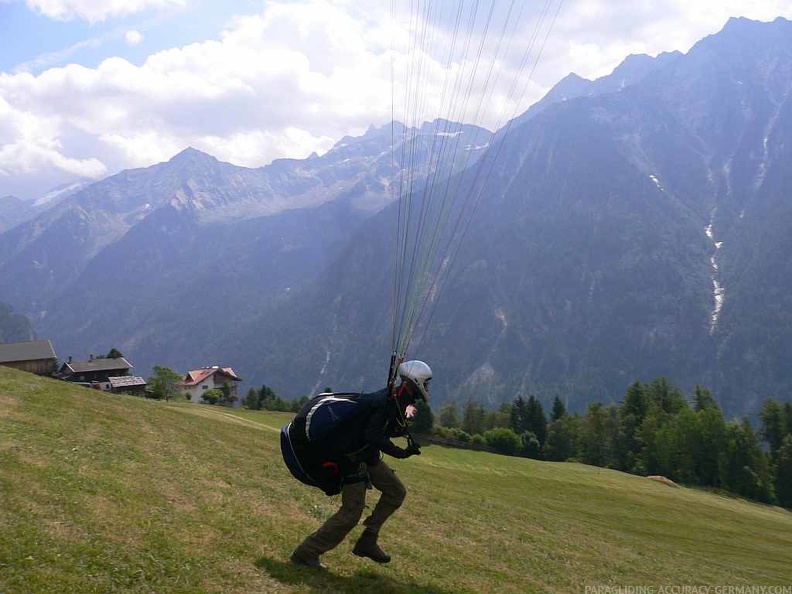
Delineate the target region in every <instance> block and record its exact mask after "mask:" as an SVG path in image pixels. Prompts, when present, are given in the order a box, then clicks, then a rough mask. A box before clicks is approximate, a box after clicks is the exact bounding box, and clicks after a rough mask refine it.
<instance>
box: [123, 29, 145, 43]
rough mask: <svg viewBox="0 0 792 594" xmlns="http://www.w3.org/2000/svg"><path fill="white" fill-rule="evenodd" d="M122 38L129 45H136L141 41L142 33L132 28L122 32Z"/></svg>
mask: <svg viewBox="0 0 792 594" xmlns="http://www.w3.org/2000/svg"><path fill="white" fill-rule="evenodd" d="M124 39H125V40H126V42H127V43H128V44H129V45H137V44H138V43H140V42H141V41H143V34H142V33H141V32H140V31H137V30H135V29H132V30H131V31H127V32H126V33H124Z"/></svg>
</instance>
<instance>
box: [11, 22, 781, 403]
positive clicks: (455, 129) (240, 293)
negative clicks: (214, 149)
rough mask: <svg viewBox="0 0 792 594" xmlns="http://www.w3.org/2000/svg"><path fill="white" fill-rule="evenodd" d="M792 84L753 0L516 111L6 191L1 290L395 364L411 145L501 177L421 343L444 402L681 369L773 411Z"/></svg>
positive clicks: (339, 360)
mask: <svg viewBox="0 0 792 594" xmlns="http://www.w3.org/2000/svg"><path fill="white" fill-rule="evenodd" d="M790 89H792V22H789V21H786V20H784V19H777V20H775V21H773V22H770V23H761V22H756V21H750V20H747V19H731V20H730V21H729V22H728V23H727V24H726V26H725V27H724V29H723V30H722V31H720V32H719V33H717V34H715V35H712V36H709V37H707V38H705V39H703V40H701V41H700V42H699V43H697V44H696V45H695V46H694V47H693V48H692V49H691V50H690V51H689V52H687V53H686V54H682V53H678V52H675V53H668V54H661V55H660V56H658V57H656V58H651V57H648V56H630V57H629V58H627V59H626V60H625V61H624V62H623V63H622V64H621V65H620V66H619V67H618V68H617V69H616V70H614V72H613V73H612V74H611V75H609V76H607V77H604V78H601V79H598V80H595V81H587V80H584V79H582V78H580V77H577V76H575V75H570V76H569V77H567V78H565V79H564V80H562V81H561V82H560V83H559V84H558V85H557V86H556V87H555V88H554V89H552V90H551V91H550V92H549V93H548V94H547V95H546V96H545V97H544V98H543V99H542V100H541V101H540V102H538V103H537V104H535V105H534V106H532V107H531V108H530V109H529V110H528V111H527V112H526V113H524V114H523V115H521V116H519V117H518V118H516V119H515V120H513V121H512V122H510V124H509V125H508V126H507V127H506V128H504V129H503V130H500V131H497V132H496V133H495V134H494V135H492V134H490V133H489V132H487V131H486V130H482V129H480V128H475V127H473V126H463V125H460V124H453V123H451V122H445V121H442V120H438V121H436V122H433V123H430V124H426V125H424V126H423V127H422V128H420V129H418V130H414V131H412V132H411V134H409V135H405V134H404V130H403V128H402V127H400V126H397V125H395V124H394V127H391V126H386V127H383V128H379V129H376V128H373V129H370V130H369V131H368V132H367V133H366V134H365V135H363V136H361V137H357V138H345V139H343V140H341V141H340V142H339V143H338V144H337V145H336V146H335V147H334V148H333V149H332V150H330V151H329V152H328V153H327V154H325V155H323V156H317V155H312V156H311V157H309V158H308V159H304V160H281V161H276V162H274V163H272V164H271V165H269V166H267V167H263V168H259V169H246V168H241V167H235V166H233V165H230V164H227V163H221V162H220V161H218V160H217V159H215V158H213V157H211V156H209V155H206V154H204V153H201V152H199V151H196V150H193V149H187V150H185V151H184V152H182V153H180V154H179V155H177V156H175V157H174V158H173V159H171V160H170V161H168V162H167V163H161V164H158V165H155V166H153V167H149V168H145V169H138V170H130V171H125V172H122V173H119V174H118V175H115V176H112V177H110V178H107V179H105V180H103V181H100V182H97V183H94V184H91V185H88V186H86V187H82V188H79V189H77V190H76V191H75V192H74V193H71V194H69V195H67V196H65V197H63V198H61V199H60V200H58V201H56V202H55V203H54V204H52V205H50V206H49V207H47V208H45V209H44V210H43V211H41V212H38V213H35V214H34V215H33V216H32V217H31V218H28V219H27V220H24V217H23V220H16V221H13V220H8V219H7V218H3V217H4V213H6V212H7V210H6V209H3V208H2V205H3V201H2V200H0V224H2V225H5V226H6V229H5V231H3V232H2V233H1V234H0V274H2V275H3V278H6V279H13V282H6V283H4V284H3V286H2V287H0V302H7V303H9V304H11V305H13V306H14V308H15V309H16V310H17V311H22V312H24V313H26V314H27V315H28V316H29V317H30V319H31V320H32V321H33V323H34V326H35V329H36V332H37V333H38V335H39V336H43V337H46V338H50V339H51V340H53V342H54V344H55V346H56V349H57V352H58V353H59V355H61V356H62V357H65V356H68V355H74V356H76V357H80V356H84V355H85V354H87V353H89V352H92V353H101V352H105V351H107V350H109V348H110V347H116V348H118V349H120V350H122V351H123V352H124V354H125V355H127V357H128V358H129V359H130V360H132V361H133V362H134V363H135V364H136V365H137V367H138V373H140V374H143V375H145V374H147V373H148V369H149V368H150V367H151V366H152V365H154V364H162V365H168V366H171V367H173V368H175V369H179V370H185V369H187V368H188V367H190V368H191V367H196V366H200V365H204V364H206V365H208V364H222V365H232V366H233V367H234V369H235V370H236V371H237V372H238V373H239V374H240V375H241V376H242V377H243V378H244V379H245V380H246V381H247V382H248V383H249V384H250V385H253V386H256V385H260V384H262V383H266V384H267V385H268V386H271V387H273V388H274V389H275V390H276V391H278V392H279V393H281V394H283V395H284V396H287V397H293V396H299V395H302V394H305V393H309V392H311V391H313V390H316V389H318V388H322V387H324V386H327V385H329V386H331V387H334V388H336V389H352V390H355V389H366V388H371V389H373V388H375V387H378V386H380V385H381V384H382V382H383V381H384V376H385V374H386V372H387V361H388V358H389V355H390V349H391V346H390V341H391V334H390V328H391V321H390V303H391V290H392V283H393V280H392V279H393V269H392V264H393V260H394V258H393V253H394V250H395V245H394V236H393V233H392V229H393V227H394V221H395V219H396V217H397V216H398V215H397V213H398V204H397V203H396V197H397V195H398V193H399V184H398V183H397V180H398V179H399V177H400V175H399V172H400V171H403V170H404V166H405V163H404V161H399V160H398V159H394V155H405V154H407V153H408V152H409V154H410V155H411V159H412V162H411V172H412V179H411V180H410V181H411V183H415V184H416V185H417V186H421V185H426V184H430V183H431V181H432V180H433V179H436V177H437V176H440V177H442V178H445V177H446V176H450V179H451V180H452V181H451V183H452V185H453V186H454V187H463V188H464V187H468V186H469V185H470V184H478V186H477V190H478V191H479V195H480V199H479V202H478V206H477V208H476V213H475V216H473V217H471V219H470V226H469V228H468V229H467V232H466V235H465V238H464V242H463V243H462V247H461V249H460V251H459V252H458V254H456V257H455V259H454V263H453V266H452V267H451V268H450V270H449V274H448V278H447V281H446V283H445V284H444V286H443V290H442V293H441V294H440V295H439V296H438V299H437V301H436V302H435V303H434V304H433V315H432V317H431V323H430V324H429V325H428V326H427V327H425V328H423V329H422V339H421V340H420V342H419V343H417V344H416V345H415V349H414V351H412V352H410V353H408V355H411V356H417V357H421V358H423V359H425V360H426V361H428V362H429V363H430V364H431V365H432V366H433V368H434V369H435V374H436V378H435V380H434V382H433V394H434V395H435V400H434V401H435V403H442V402H444V401H448V400H464V399H467V398H469V397H472V398H475V399H477V400H479V401H482V402H485V403H488V404H490V405H495V404H497V403H499V402H504V401H509V400H511V399H513V398H514V397H515V396H517V395H521V394H522V395H527V394H536V395H538V396H539V397H540V398H541V399H542V400H544V401H546V402H548V401H549V400H551V399H552V398H553V397H554V396H556V395H558V396H561V397H562V398H563V399H565V400H566V401H567V403H568V404H569V405H570V406H571V407H572V408H573V409H580V408H582V407H583V406H585V404H586V403H587V402H589V401H592V400H600V401H610V400H618V399H620V398H621V397H622V396H623V394H624V391H625V389H626V387H627V386H628V385H629V384H630V383H632V382H633V381H635V380H649V379H653V378H654V377H656V376H658V375H665V376H668V377H669V378H671V379H672V381H674V382H676V383H678V384H679V385H680V386H681V387H683V388H684V389H686V390H690V389H692V387H693V386H695V385H696V384H700V385H703V386H706V387H708V388H710V389H711V390H713V392H714V393H715V395H716V397H717V398H718V400H719V401H720V403H721V405H722V406H723V407H724V408H725V409H726V410H727V411H728V412H730V413H732V414H752V413H755V412H756V409H757V406H758V403H759V402H760V400H761V399H762V398H763V397H765V396H767V395H773V396H776V397H778V398H782V399H783V398H786V395H787V394H788V392H789V390H790V388H792V372H790V371H789V370H788V366H787V364H786V356H787V355H786V354H787V352H789V351H790V347H792V333H791V332H790V331H791V330H792V324H791V323H790V322H792V319H791V318H792V314H790V313H789V312H790V311H792V268H791V267H790V264H789V258H788V254H789V248H788V245H789V244H790V242H792V234H790V232H789V230H790V229H791V228H792V209H791V208H790V200H789V198H788V197H789V195H790V190H791V189H792V173H790V168H789V163H792V154H790V152H791V151H792V105H791V104H790V101H789V95H790ZM460 134H461V135H462V137H463V139H464V141H463V142H460V141H459V140H460V139H459V135H460ZM405 138H409V139H410V140H409V143H410V147H409V151H405V150H404V147H402V146H400V145H398V144H397V145H396V146H394V142H396V143H398V142H405V141H404V140H403V139H405ZM438 147H439V149H440V150H439V149H438ZM433 154H442V155H444V157H443V159H442V161H441V162H440V163H434V162H433V160H432V155H433ZM435 170H437V171H435ZM474 170H475V171H482V170H483V171H487V172H488V174H487V175H486V176H483V177H479V176H473V175H472V174H471V172H472V171H474ZM3 200H5V199H3ZM6 217H7V215H6ZM6 221H7V222H6ZM2 228H3V227H0V229H2Z"/></svg>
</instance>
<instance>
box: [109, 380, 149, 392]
mask: <svg viewBox="0 0 792 594" xmlns="http://www.w3.org/2000/svg"><path fill="white" fill-rule="evenodd" d="M107 381H108V382H109V383H110V391H111V392H113V393H114V394H137V395H140V396H142V395H143V394H145V393H146V380H144V379H143V378H142V377H139V376H137V375H119V376H110V377H108V378H107Z"/></svg>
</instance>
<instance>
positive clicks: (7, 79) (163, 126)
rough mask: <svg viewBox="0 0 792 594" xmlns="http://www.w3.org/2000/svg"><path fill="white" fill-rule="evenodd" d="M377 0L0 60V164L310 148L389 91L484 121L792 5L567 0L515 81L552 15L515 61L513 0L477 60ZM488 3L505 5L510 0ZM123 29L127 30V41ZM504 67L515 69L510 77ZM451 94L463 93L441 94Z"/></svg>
mask: <svg viewBox="0 0 792 594" xmlns="http://www.w3.org/2000/svg"><path fill="white" fill-rule="evenodd" d="M178 1H181V0H178ZM175 3H178V2H177V0H167V1H166V0H158V1H154V0H149V1H146V0H137V1H134V0H133V1H130V2H122V1H121V0H118V1H115V0H114V1H105V2H92V1H90V0H70V1H69V2H67V1H66V0H62V1H60V2H58V1H56V0H46V1H45V0H36V1H35V2H33V0H31V4H35V5H36V6H38V7H39V9H40V10H41V11H42V12H44V11H45V10H47V11H49V13H51V14H52V15H56V14H57V15H60V16H58V17H57V18H68V17H69V16H72V17H79V18H84V19H86V20H91V19H94V20H96V19H101V18H105V17H107V16H111V15H115V14H121V13H122V11H123V10H129V11H131V10H141V9H142V8H145V7H154V6H163V5H167V4H175ZM388 4H389V3H385V2H382V1H381V0H356V1H355V2H351V1H347V0H335V1H334V0H307V1H304V2H270V3H268V4H267V5H266V9H265V10H264V11H263V12H262V13H260V14H257V15H253V16H247V17H241V18H237V19H236V20H234V21H233V23H232V25H231V26H229V27H228V29H227V30H226V31H224V32H223V34H222V35H221V36H220V38H219V39H216V40H209V41H204V42H201V43H194V44H191V45H187V46H184V47H176V48H171V49H167V50H163V51H160V52H158V53H155V54H153V55H151V56H149V58H148V59H147V60H146V61H145V62H143V63H142V64H132V63H131V62H128V61H126V60H124V59H122V58H110V59H107V60H105V61H103V62H102V63H101V64H99V65H98V66H97V67H95V68H86V67H83V66H80V65H76V64H71V65H68V66H65V67H60V68H50V69H48V70H45V71H44V72H42V73H41V74H39V75H36V76H34V75H32V74H30V73H25V72H19V73H16V74H0V163H2V165H0V166H2V168H3V169H2V173H3V175H4V176H6V179H7V180H10V179H12V178H13V179H14V180H16V181H17V182H18V183H19V184H20V186H22V185H24V184H23V181H24V180H25V179H28V184H30V183H33V182H32V180H33V178H34V176H35V177H36V178H38V177H46V175H45V174H47V173H48V172H50V173H51V172H52V171H57V172H63V175H65V172H73V173H74V174H77V173H78V172H79V173H80V174H81V175H90V176H96V175H101V174H102V173H103V172H104V170H105V168H106V171H107V172H109V173H113V172H115V171H117V170H119V169H121V168H124V167H132V166H145V165H150V164H153V163H155V162H159V161H162V160H165V159H168V158H169V157H171V156H172V155H173V154H175V153H176V152H178V151H180V150H181V149H183V148H185V147H186V146H188V145H192V146H194V147H196V148H199V149H201V150H205V151H206V152H209V153H211V154H213V155H215V156H217V157H218V158H220V159H222V160H226V161H230V162H232V163H236V164H239V165H245V166H251V167H254V166H260V165H264V164H266V163H269V162H270V161H271V160H272V159H275V158H278V157H305V156H307V155H309V154H310V153H311V152H314V151H316V152H319V153H322V152H324V151H326V150H327V149H328V148H329V147H330V146H331V145H332V143H333V142H334V141H337V140H339V139H340V138H341V137H343V136H345V135H349V134H360V133H362V132H363V131H365V129H366V128H368V127H369V126H370V125H372V124H373V125H383V124H385V123H387V122H388V121H389V119H390V117H391V113H392V112H391V105H392V103H391V101H392V99H393V102H394V105H395V115H396V118H397V119H399V120H401V121H406V122H408V123H418V122H420V121H422V120H424V119H432V118H434V117H437V116H444V117H449V118H453V119H465V120H467V121H472V122H475V123H480V124H484V125H486V126H488V127H490V128H494V127H496V126H497V125H499V124H502V123H504V121H505V119H506V118H507V117H511V116H512V115H516V114H517V113H520V112H522V111H523V110H524V109H527V108H528V106H529V105H530V104H531V103H533V102H535V101H536V100H538V99H539V98H541V96H542V95H543V94H544V92H546V91H547V90H548V89H549V88H550V87H551V86H552V85H553V84H555V83H556V82H558V80H560V79H561V78H563V77H564V76H565V75H566V74H568V73H569V72H571V71H574V72H577V73H578V74H580V75H581V76H585V77H589V78H591V77H596V76H601V75H603V74H607V73H609V72H610V71H611V70H612V69H613V68H614V67H615V66H617V65H618V63H619V62H620V61H621V60H622V59H623V58H624V57H625V56H626V55H627V54H629V53H649V54H652V55H654V54H657V53H659V52H660V51H668V50H674V49H681V50H683V51H686V50H687V49H689V47H690V46H691V45H692V44H693V43H694V42H695V41H696V40H698V39H700V38H701V37H703V36H705V35H707V34H711V33H714V32H716V31H718V30H719V29H720V28H721V27H722V26H723V24H725V22H726V20H727V18H728V16H729V15H730V14H732V13H733V14H743V13H745V14H747V16H751V17H753V18H760V19H763V20H769V19H771V18H774V17H775V16H776V15H777V14H782V15H786V16H792V1H787V0H784V1H783V2H775V3H772V2H770V3H762V2H758V1H757V2H755V3H752V6H753V5H754V4H755V5H759V6H763V7H764V8H763V11H764V12H762V11H760V9H758V8H750V11H751V12H746V11H748V10H749V9H748V8H746V9H745V10H742V9H739V8H736V6H737V5H736V3H731V4H730V3H729V2H728V1H727V2H719V3H716V2H712V1H706V2H700V3H695V4H691V3H689V2H686V1H685V2H683V1H682V0H669V1H667V2H664V3H657V2H653V1H650V0H629V1H627V0H607V2H606V1H605V0H578V1H577V2H575V1H574V0H571V1H570V0H568V1H567V2H566V3H565V4H564V6H563V10H562V12H561V14H560V16H559V18H558V20H557V21H556V23H555V27H554V29H553V31H552V34H551V35H550V37H549V39H548V43H547V45H546V47H545V48H544V52H543V54H542V58H541V60H540V61H539V63H538V67H537V68H536V70H535V72H534V73H533V78H532V80H531V81H528V80H527V75H528V73H529V72H531V67H532V66H533V64H534V62H535V60H536V56H537V55H538V51H539V46H540V45H541V43H540V42H541V41H542V39H543V35H544V34H545V33H546V32H547V27H548V26H549V23H550V20H551V19H550V18H549V17H548V19H546V21H545V23H544V28H542V29H541V30H540V36H539V38H538V41H537V43H536V44H535V47H534V48H533V53H532V54H531V55H529V59H528V60H527V62H526V64H524V65H523V66H525V67H524V68H522V69H521V68H520V61H521V60H522V58H523V52H524V51H525V49H526V48H527V47H528V45H529V40H530V39H531V36H532V35H533V33H534V30H535V25H536V22H535V21H536V18H535V17H536V14H529V13H530V11H531V10H533V11H534V12H536V10H538V9H536V8H532V7H533V5H532V4H529V3H516V5H522V6H524V8H523V9H524V10H526V11H527V12H526V13H525V15H524V17H523V19H522V21H518V20H514V21H508V20H507V22H508V23H510V24H511V23H512V22H514V23H515V24H519V27H518V28H516V29H514V30H510V31H509V34H508V35H507V36H506V38H505V39H506V42H507V43H505V44H504V45H502V46H500V47H498V48H497V50H496V49H492V48H487V49H486V50H485V51H484V52H483V57H482V61H481V62H479V63H476V61H475V56H476V52H475V51H468V52H467V55H468V56H473V57H471V58H468V59H466V60H461V59H459V58H460V56H459V55H458V54H459V53H461V50H462V49H464V47H465V45H464V44H468V47H469V48H473V50H475V48H476V47H477V46H476V43H477V41H478V38H477V37H476V34H477V33H478V32H479V30H480V29H476V28H474V30H473V31H472V36H471V37H470V38H469V39H468V38H466V37H458V38H454V37H453V36H452V35H450V34H449V31H450V29H445V30H443V29H430V30H427V31H426V32H425V33H426V36H425V38H424V39H425V41H424V42H423V47H424V48H426V49H428V50H430V53H431V54H432V56H429V55H428V54H427V53H423V52H420V51H418V49H417V48H415V47H413V46H412V44H411V37H410V34H409V33H408V27H409V26H410V22H411V15H409V14H397V15H396V18H395V20H394V21H393V22H392V21H391V15H390V7H389V6H387V5H388ZM122 5H123V6H124V7H125V8H123V9H122V8H121V6H122ZM397 5H398V6H399V7H401V6H402V5H401V4H400V3H397ZM556 5H557V4H556ZM771 5H772V7H771ZM432 6H434V7H438V9H442V10H449V9H448V8H447V7H453V6H454V4H452V3H445V2H441V3H435V4H433V5H432ZM496 6H498V7H499V10H503V7H504V6H507V3H503V4H498V5H496ZM526 7H527V8H526ZM741 10H742V12H741ZM449 14H451V13H449ZM482 14H484V13H482ZM614 15H616V17H614ZM499 16H501V17H504V16H506V15H505V14H500V15H499ZM446 22H448V19H447V20H446ZM394 25H395V26H394ZM510 26H511V25H510ZM493 30H495V29H494V28H493ZM135 39H136V36H135V35H134V32H132V31H130V32H128V33H127V42H130V43H131V42H134V40H135ZM508 42H511V43H508ZM392 46H393V47H395V51H391V48H392ZM452 48H456V52H457V55H456V56H452V57H451V58H453V59H451V58H449V56H451V53H450V52H451V49H452ZM496 53H497V58H498V60H497V61H495V60H494V58H495V55H494V54H496ZM493 64H494V66H493ZM408 74H409V76H408ZM517 74H519V75H520V76H521V77H522V78H521V79H520V80H519V83H518V84H516V85H512V82H513V79H514V77H515V75H517ZM392 77H393V78H392ZM392 80H393V81H394V82H395V85H392V84H391V83H392ZM407 81H411V82H407ZM392 93H393V95H392ZM450 97H457V98H459V97H467V98H468V99H469V100H468V101H467V102H466V103H465V102H463V101H456V102H453V103H451V102H450V101H449V98H450ZM405 105H407V106H409V109H405V107H404V106H405ZM449 105H451V107H449ZM26 172H27V173H26ZM25 175H28V176H29V178H25V177H24V176H25ZM14 176H16V177H14ZM47 179H49V178H47ZM19 180H22V181H19ZM61 181H67V180H61ZM6 185H7V184H6ZM9 187H10V186H9ZM41 189H46V188H39V190H41ZM7 191H8V190H7V189H6V188H5V187H3V188H0V193H7Z"/></svg>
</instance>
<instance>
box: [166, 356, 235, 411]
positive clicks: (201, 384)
mask: <svg viewBox="0 0 792 594" xmlns="http://www.w3.org/2000/svg"><path fill="white" fill-rule="evenodd" d="M241 381H242V378H241V377H239V376H238V375H237V374H236V373H234V370H233V369H231V368H230V367H219V366H217V365H213V366H211V367H201V368H200V369H193V370H192V371H188V372H187V375H185V376H184V379H183V380H182V381H181V382H179V387H180V388H181V389H182V390H183V391H184V392H185V393H187V394H189V395H190V401H191V402H198V403H200V402H203V394H204V392H206V391H208V390H213V389H215V388H217V389H222V387H223V386H224V385H225V384H229V386H230V388H231V395H232V396H233V397H236V395H237V384H236V382H241Z"/></svg>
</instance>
